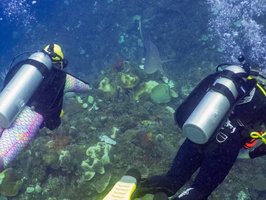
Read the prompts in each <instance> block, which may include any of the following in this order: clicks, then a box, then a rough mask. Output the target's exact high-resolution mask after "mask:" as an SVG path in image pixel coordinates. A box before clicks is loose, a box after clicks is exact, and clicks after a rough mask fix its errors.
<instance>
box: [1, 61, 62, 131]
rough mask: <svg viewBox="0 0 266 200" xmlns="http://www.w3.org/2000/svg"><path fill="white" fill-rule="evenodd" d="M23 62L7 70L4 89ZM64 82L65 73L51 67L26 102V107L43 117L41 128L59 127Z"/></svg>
mask: <svg viewBox="0 0 266 200" xmlns="http://www.w3.org/2000/svg"><path fill="white" fill-rule="evenodd" d="M24 62H25V61H21V62H19V63H17V64H16V65H15V66H13V67H12V68H11V69H10V70H9V72H8V73H7V75H6V77H5V80H4V87H5V85H7V83H8V82H9V81H10V80H11V79H12V77H13V76H14V75H15V74H16V72H17V71H18V70H19V69H20V67H21V66H22V65H23V64H24ZM65 82H66V73H65V72H64V71H62V70H59V69H57V68H55V67H52V69H51V71H50V72H49V74H48V75H47V77H45V78H44V80H43V82H42V83H41V84H40V86H39V87H38V88H37V90H36V91H35V93H34V94H33V96H32V97H31V98H30V100H29V101H28V102H27V105H28V106H30V107H32V108H34V110H35V111H36V112H38V113H39V114H41V115H42V116H43V117H44V122H43V124H42V127H43V126H45V127H47V128H49V129H50V130H52V129H55V128H56V127H58V126H59V125H60V123H61V120H60V113H61V110H62V106H63V95H64V87H65ZM33 84H34V83H33Z"/></svg>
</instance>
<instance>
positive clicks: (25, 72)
mask: <svg viewBox="0 0 266 200" xmlns="http://www.w3.org/2000/svg"><path fill="white" fill-rule="evenodd" d="M28 60H29V62H26V63H25V64H23V65H22V66H21V68H20V69H19V70H18V71H17V73H16V74H15V75H14V77H13V78H12V79H11V80H10V81H9V83H8V84H7V85H6V86H5V88H4V89H3V91H2V92H1V93H0V127H2V128H7V127H9V126H10V125H11V124H12V122H13V121H14V119H15V118H16V116H17V115H18V114H19V113H20V111H21V110H22V109H23V108H24V106H25V105H26V103H27V102H28V100H29V99H30V98H31V96H32V95H33V93H34V92H35V91H36V89H37V88H38V86H39V85H40V83H41V82H42V80H43V78H44V75H45V73H47V72H49V71H50V70H51V68H52V61H51V58H50V57H49V56H48V55H47V54H45V53H43V52H36V53H34V54H32V55H31V56H30V57H29V58H28ZM30 61H32V62H30Z"/></svg>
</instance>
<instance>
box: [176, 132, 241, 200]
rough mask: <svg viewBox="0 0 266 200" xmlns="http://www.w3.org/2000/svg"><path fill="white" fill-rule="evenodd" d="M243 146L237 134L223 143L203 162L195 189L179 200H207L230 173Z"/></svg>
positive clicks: (195, 181) (194, 185) (196, 179)
mask: <svg viewBox="0 0 266 200" xmlns="http://www.w3.org/2000/svg"><path fill="white" fill-rule="evenodd" d="M241 146H242V144H241V136H240V134H239V133H237V132H235V133H233V134H232V135H231V136H230V137H229V138H228V139H227V140H226V141H225V142H224V143H221V144H220V145H219V146H218V148H216V149H215V150H214V151H213V152H212V153H210V154H209V155H208V156H206V158H205V159H204V160H203V162H202V166H201V168H200V171H199V173H198V175H197V176H196V178H195V180H194V182H193V184H192V186H191V188H193V189H192V190H190V191H188V192H187V193H185V195H183V196H182V197H180V198H179V199H182V200H190V199H193V200H204V199H207V198H208V196H209V195H210V194H211V192H212V191H213V190H214V189H215V188H216V187H218V186H219V184H220V183H221V182H222V181H223V180H224V178H225V177H226V175H227V174H228V173H229V171H230V169H231V168H232V166H233V164H234V163H235V160H236V158H237V156H238V152H239V150H240V148H241Z"/></svg>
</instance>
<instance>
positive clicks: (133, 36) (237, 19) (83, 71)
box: [0, 0, 266, 81]
mask: <svg viewBox="0 0 266 200" xmlns="http://www.w3.org/2000/svg"><path fill="white" fill-rule="evenodd" d="M0 5H1V7H0V30H1V31H0V45H1V49H0V69H1V70H4V69H6V68H7V67H8V66H9V63H10V61H11V60H12V58H13V57H14V56H15V55H17V54H19V53H21V52H23V51H36V50H40V49H42V48H43V47H45V46H46V45H47V44H49V43H58V44H59V45H61V46H62V48H63V50H64V52H65V57H66V58H68V60H69V62H70V65H69V66H70V67H69V69H68V70H69V71H72V72H74V73H77V74H78V75H79V76H82V78H85V77H87V79H95V77H96V76H97V74H98V73H100V71H101V70H102V69H104V68H105V67H107V66H110V65H112V64H113V62H114V61H115V60H116V59H117V58H123V59H124V60H129V61H131V62H138V61H139V59H140V58H141V57H142V56H143V52H142V51H143V49H142V47H141V45H139V44H138V42H139V39H140V35H139V31H138V20H137V18H136V16H141V20H142V24H143V25H142V26H143V27H142V29H143V32H144V36H145V37H148V38H149V39H150V40H152V41H153V42H154V43H155V44H156V45H157V46H158V48H159V50H160V54H161V56H162V57H163V58H162V59H169V58H177V59H178V63H172V64H170V65H172V66H171V67H170V68H167V69H166V71H167V70H168V71H174V72H178V71H179V70H182V69H184V68H187V67H189V68H193V67H198V66H196V65H197V64H198V63H200V62H201V61H203V60H209V61H212V62H214V63H217V64H218V63H219V62H225V61H226V62H228V61H234V62H235V61H236V57H237V56H238V55H239V54H244V55H245V56H246V57H247V59H248V60H250V61H251V62H254V63H258V64H261V65H263V64H265V59H264V58H265V45H266V36H265V27H264V25H265V22H263V17H264V16H263V12H264V11H265V10H266V3H265V1H260V0H254V1H252V3H249V1H244V0H238V1H235V0H219V1H218V0H206V1H182V3H180V2H179V3H176V2H175V1H173V0H167V1H162V0H160V1H156V0H151V1H145V2H144V1H140V0H137V1H132V2H128V1H119V0H99V1H96V0H91V1H84V0H60V1H59V0H37V1H33V0H2V1H1V3H0ZM134 16H135V18H134ZM264 21H265V20H264ZM263 23H264V24H263ZM203 35H207V36H208V39H207V40H206V41H205V40H201V38H202V36H203ZM87 81H88V80H87Z"/></svg>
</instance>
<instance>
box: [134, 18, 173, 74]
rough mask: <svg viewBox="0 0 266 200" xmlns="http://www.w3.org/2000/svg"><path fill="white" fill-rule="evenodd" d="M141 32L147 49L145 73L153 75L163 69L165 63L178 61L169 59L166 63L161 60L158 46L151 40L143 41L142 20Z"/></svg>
mask: <svg viewBox="0 0 266 200" xmlns="http://www.w3.org/2000/svg"><path fill="white" fill-rule="evenodd" d="M139 32H140V37H141V40H142V43H143V45H144V49H145V62H144V71H145V72H146V73H147V74H152V73H154V72H156V71H157V70H159V69H160V68H161V66H162V64H163V63H165V62H170V61H174V60H176V59H169V60H165V61H162V60H161V57H160V53H159V50H158V48H157V46H156V45H155V44H154V43H153V42H152V41H151V40H144V39H143V35H142V30H141V20H139Z"/></svg>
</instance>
